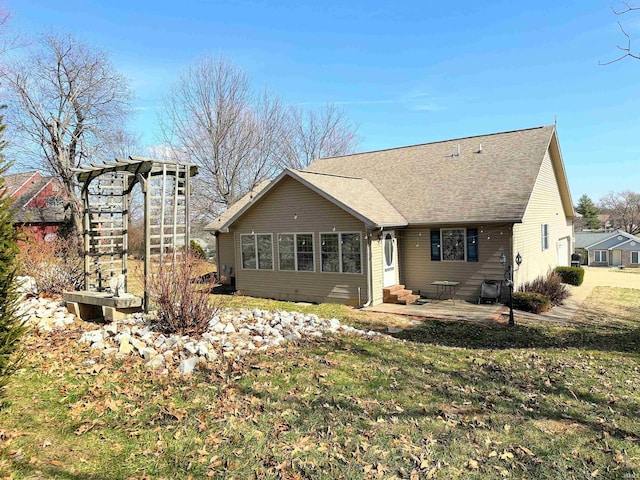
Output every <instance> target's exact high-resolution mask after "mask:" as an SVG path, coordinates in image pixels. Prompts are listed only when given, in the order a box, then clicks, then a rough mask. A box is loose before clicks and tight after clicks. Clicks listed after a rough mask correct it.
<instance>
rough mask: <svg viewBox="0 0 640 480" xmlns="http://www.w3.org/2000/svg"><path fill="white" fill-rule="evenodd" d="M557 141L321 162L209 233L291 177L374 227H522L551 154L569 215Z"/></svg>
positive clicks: (518, 134) (435, 146)
mask: <svg viewBox="0 0 640 480" xmlns="http://www.w3.org/2000/svg"><path fill="white" fill-rule="evenodd" d="M555 135H556V134H555V127H554V126H545V127H536V128H529V129H524V130H514V131H509V132H502V133H493V134H489V135H480V136H475V137H466V138H459V139H453V140H446V141H440V142H432V143H425V144H421V145H414V146H409V147H400V148H392V149H387V150H378V151H374V152H366V153H357V154H352V155H344V156H340V157H332V158H324V159H319V160H316V161H315V162H313V163H312V164H311V165H309V167H308V168H307V169H306V170H293V169H286V170H284V171H283V172H282V174H281V175H280V177H278V178H277V179H275V180H274V181H272V182H268V181H265V182H263V183H261V184H260V185H259V186H258V187H256V188H255V189H254V190H252V191H251V192H250V193H248V194H247V195H245V196H244V197H243V198H241V199H240V200H239V201H238V202H236V203H235V204H234V205H232V206H231V207H230V208H229V210H227V211H226V212H225V213H223V214H222V215H220V217H218V218H217V219H216V220H214V221H213V222H211V223H210V224H209V225H207V227H206V229H207V230H212V231H225V230H226V229H228V227H229V226H230V225H231V224H232V223H233V222H235V220H236V219H237V218H239V217H240V216H242V215H243V214H244V212H245V211H246V210H247V209H248V208H250V207H251V204H252V203H253V201H254V200H257V199H259V198H260V197H261V196H262V195H263V194H265V193H266V192H268V191H269V190H270V189H271V188H273V187H275V185H276V184H277V183H278V182H279V181H280V180H281V179H282V178H284V176H290V177H292V178H294V179H296V180H297V181H299V182H301V183H302V184H304V185H306V186H307V187H309V188H311V189H312V190H314V191H315V192H316V193H318V194H320V195H322V196H324V197H325V198H327V199H328V200H330V201H332V202H333V203H335V204H336V205H338V206H340V207H341V208H343V209H344V210H346V211H348V212H349V213H351V214H352V215H354V216H356V217H358V218H360V219H361V220H363V221H364V222H365V223H367V224H368V225H370V226H374V227H381V226H384V227H386V226H405V225H409V224H417V225H425V224H429V225H437V224H451V223H455V224H463V223H477V222H509V223H510V222H519V221H521V220H522V218H523V216H524V213H525V210H526V208H527V205H528V202H529V198H530V196H531V193H532V192H533V188H534V186H535V183H536V180H537V178H538V175H539V173H540V168H541V166H542V162H543V160H544V158H545V154H546V153H547V150H551V155H552V161H553V166H554V170H555V172H556V176H557V177H558V182H559V187H560V194H561V197H562V198H563V203H564V205H565V212H566V213H567V215H569V216H570V215H573V206H572V205H571V198H570V195H569V190H568V185H567V183H566V182H567V180H566V175H565V172H564V167H563V165H562V158H561V154H560V149H559V145H558V143H557V139H556V137H555Z"/></svg>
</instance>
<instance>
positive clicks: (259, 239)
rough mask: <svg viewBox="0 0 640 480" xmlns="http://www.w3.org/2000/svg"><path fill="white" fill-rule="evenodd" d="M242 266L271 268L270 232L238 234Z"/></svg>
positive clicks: (271, 243)
mask: <svg viewBox="0 0 640 480" xmlns="http://www.w3.org/2000/svg"><path fill="white" fill-rule="evenodd" d="M240 251H241V252H240V253H241V255H242V268H244V269H245V270H256V269H257V270H273V241H272V236H271V234H270V233H267V234H257V235H254V234H251V235H240Z"/></svg>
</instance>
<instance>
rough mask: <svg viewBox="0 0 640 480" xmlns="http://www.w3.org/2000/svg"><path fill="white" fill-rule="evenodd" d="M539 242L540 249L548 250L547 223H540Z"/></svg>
mask: <svg viewBox="0 0 640 480" xmlns="http://www.w3.org/2000/svg"><path fill="white" fill-rule="evenodd" d="M545 227H546V235H545ZM540 242H541V247H542V251H543V252H544V251H545V250H549V224H548V223H542V224H540Z"/></svg>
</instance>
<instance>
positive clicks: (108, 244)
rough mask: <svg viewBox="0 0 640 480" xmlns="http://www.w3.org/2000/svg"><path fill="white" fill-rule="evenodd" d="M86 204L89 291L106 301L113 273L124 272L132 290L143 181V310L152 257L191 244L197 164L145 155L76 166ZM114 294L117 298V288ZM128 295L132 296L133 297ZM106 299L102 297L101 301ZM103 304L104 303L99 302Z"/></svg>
mask: <svg viewBox="0 0 640 480" xmlns="http://www.w3.org/2000/svg"><path fill="white" fill-rule="evenodd" d="M74 172H75V173H76V177H77V179H78V182H79V183H80V185H81V198H82V203H83V238H84V276H85V291H86V292H85V293H87V294H88V295H87V298H89V297H91V295H90V294H89V292H96V293H97V294H99V295H97V296H98V297H100V298H101V299H104V298H105V294H104V292H105V291H106V290H107V288H108V287H109V284H110V281H111V280H112V279H113V277H118V276H120V275H122V276H123V277H121V278H124V291H125V292H126V291H127V284H128V282H127V277H128V269H127V256H128V253H129V252H128V244H129V242H128V232H129V218H130V212H129V208H130V204H131V192H132V190H133V187H134V186H135V185H136V183H139V184H140V186H141V189H142V193H143V195H144V244H145V256H144V277H145V280H144V299H143V300H144V302H143V305H144V308H145V310H148V308H149V288H148V278H149V275H150V273H151V263H152V261H159V262H162V261H164V260H165V257H166V256H167V255H172V256H173V260H174V261H175V260H176V256H177V252H178V251H179V250H180V249H181V248H184V249H185V250H186V249H188V247H189V240H190V239H189V230H190V222H189V213H190V212H189V197H190V191H191V177H193V176H194V175H197V173H198V167H197V166H196V165H194V164H192V163H180V162H165V161H159V160H154V159H150V158H143V157H129V158H128V159H120V158H118V159H116V160H115V161H113V162H105V163H102V164H91V165H89V166H85V167H82V168H77V169H74ZM112 293H114V294H115V295H114V296H115V297H118V293H117V292H112ZM129 297H132V296H131V295H129ZM101 302H102V300H101ZM99 304H100V305H104V303H99Z"/></svg>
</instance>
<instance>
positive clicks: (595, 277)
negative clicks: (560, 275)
mask: <svg viewBox="0 0 640 480" xmlns="http://www.w3.org/2000/svg"><path fill="white" fill-rule="evenodd" d="M598 286H611V287H618V288H640V269H628V270H627V271H622V270H620V269H617V268H606V267H591V268H589V267H586V268H585V278H584V283H583V284H582V285H581V286H579V287H574V286H571V285H567V288H568V289H569V291H570V292H571V296H570V297H569V298H568V299H567V300H566V301H565V303H564V305H561V306H558V307H554V308H552V309H551V310H549V311H548V312H545V313H543V314H541V315H536V314H533V313H528V312H522V311H519V310H515V312H514V315H515V320H516V323H517V322H518V320H519V319H520V320H523V319H531V320H542V319H545V320H548V321H552V322H568V321H571V320H573V319H574V317H576V316H577V315H578V314H579V312H580V306H581V305H582V302H584V301H585V300H586V298H587V297H588V296H589V295H590V294H591V291H592V290H593V289H594V288H595V287H598ZM421 302H424V303H421V304H409V305H399V304H394V303H383V304H380V305H376V306H373V307H367V308H364V309H363V310H366V311H370V312H379V313H387V314H395V315H405V316H411V317H422V318H425V319H432V320H450V321H453V320H463V321H470V322H496V321H497V322H506V321H507V320H508V316H509V307H507V306H505V305H502V304H500V303H498V304H495V305H494V304H481V305H478V304H476V303H471V302H465V301H461V300H457V301H456V303H455V304H454V303H453V301H452V300H433V299H428V300H425V299H423V300H422V301H421Z"/></svg>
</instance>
